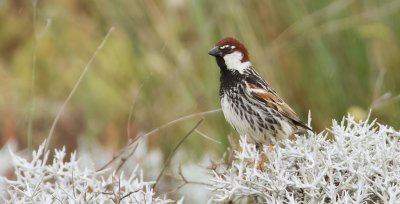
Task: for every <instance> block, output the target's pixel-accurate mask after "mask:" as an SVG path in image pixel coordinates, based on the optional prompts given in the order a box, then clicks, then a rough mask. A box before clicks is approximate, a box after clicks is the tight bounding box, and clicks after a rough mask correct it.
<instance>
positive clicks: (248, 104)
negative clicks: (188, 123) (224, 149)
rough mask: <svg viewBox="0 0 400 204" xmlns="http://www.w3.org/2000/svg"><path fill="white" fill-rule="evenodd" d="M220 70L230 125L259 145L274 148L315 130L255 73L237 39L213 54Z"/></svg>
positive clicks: (223, 104)
mask: <svg viewBox="0 0 400 204" xmlns="http://www.w3.org/2000/svg"><path fill="white" fill-rule="evenodd" d="M208 54H209V55H211V56H214V57H215V59H216V62H217V64H218V66H219V68H220V91H219V99H220V102H221V107H222V112H223V114H224V116H225V119H226V121H227V122H228V123H229V124H230V125H231V126H232V127H233V128H234V129H235V130H236V131H237V132H238V133H239V134H240V135H246V136H248V137H250V138H251V139H252V140H254V142H255V143H256V145H257V147H259V145H262V144H265V145H273V144H275V143H276V142H277V141H279V140H282V139H287V138H288V137H289V136H290V135H292V134H294V133H297V132H299V131H304V130H311V129H310V128H309V127H307V125H305V124H304V123H303V122H302V121H301V120H300V119H299V117H298V116H297V114H296V113H295V112H294V111H293V109H292V108H290V107H289V106H288V105H287V104H286V103H285V102H284V101H283V100H282V98H281V97H279V96H278V94H277V93H276V91H274V89H272V87H271V86H270V85H269V84H268V83H267V82H266V81H265V80H264V79H263V78H262V77H261V76H260V75H259V74H258V73H257V72H256V71H255V70H254V68H253V66H252V64H251V62H250V59H249V53H248V51H247V49H246V47H245V46H244V45H243V44H242V43H241V42H240V41H238V40H237V39H235V38H233V37H227V38H223V39H222V40H220V41H218V42H217V43H216V45H215V47H214V48H212V49H211V50H210V51H209V52H208Z"/></svg>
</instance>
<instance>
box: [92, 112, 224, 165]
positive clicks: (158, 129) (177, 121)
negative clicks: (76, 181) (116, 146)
mask: <svg viewBox="0 0 400 204" xmlns="http://www.w3.org/2000/svg"><path fill="white" fill-rule="evenodd" d="M220 111H221V109H220V108H219V109H214V110H209V111H204V112H200V113H193V114H190V115H186V116H183V117H180V118H178V119H175V120H173V121H170V122H168V123H165V124H164V125H162V126H160V127H158V128H155V129H153V130H151V131H150V132H148V133H146V134H144V135H141V136H139V137H136V138H135V139H134V140H132V141H131V142H129V143H128V144H127V145H126V146H125V147H123V148H122V149H121V150H120V151H119V153H118V154H116V155H115V156H113V158H112V159H111V160H110V161H109V162H107V163H106V164H105V165H104V166H102V167H101V168H100V169H98V170H97V171H101V170H103V169H105V168H107V166H109V165H110V164H111V163H113V162H114V161H115V160H116V159H118V158H119V157H120V156H121V155H122V154H123V153H125V152H126V150H127V149H128V148H129V147H130V146H131V145H132V144H134V143H135V142H137V141H138V140H139V139H141V138H145V137H147V136H150V135H152V134H154V133H157V132H159V131H160V130H162V129H165V128H168V127H171V126H172V125H175V124H177V123H179V122H182V121H185V120H188V119H192V118H195V117H199V116H205V115H211V114H214V113H217V112H220Z"/></svg>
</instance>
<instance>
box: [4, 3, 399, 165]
mask: <svg viewBox="0 0 400 204" xmlns="http://www.w3.org/2000/svg"><path fill="white" fill-rule="evenodd" d="M399 19H400V1H398V0H337V1H330V0H319V1H314V0H300V1H292V0H282V1H274V0H263V1H245V0H242V1H240V0H219V1H213V0H206V1H197V0H165V1H155V0H129V1H128V0H113V1H109V0H86V1H79V0H57V1H49V0H33V1H26V0H8V1H7V0H3V1H0V29H1V30H0V82H1V86H0V93H1V94H0V130H1V132H0V134H1V144H5V142H6V141H8V140H9V139H10V138H15V139H17V140H18V141H19V145H20V148H26V147H28V146H30V147H32V146H33V147H36V146H37V145H38V144H39V143H41V142H42V141H43V139H45V138H46V137H47V135H48V133H49V130H50V127H51V123H52V122H53V120H54V118H55V116H56V114H57V111H58V110H59V109H60V106H61V104H62V103H63V102H64V101H65V99H66V97H67V96H68V94H69V93H70V91H71V89H72V88H73V86H74V84H75V83H76V81H77V79H78V78H79V76H80V75H81V74H82V71H83V69H84V67H85V66H86V64H87V63H88V61H89V59H90V57H91V56H92V54H93V53H94V52H95V50H96V49H97V47H98V45H99V44H100V42H101V41H102V39H103V38H104V36H105V34H106V33H107V31H108V30H109V29H110V28H111V27H115V30H114V32H112V33H111V35H110V37H109V39H108V40H107V42H106V44H105V46H104V48H103V49H102V50H100V52H99V54H98V55H97V56H96V58H95V60H94V62H93V64H92V65H91V66H90V69H89V71H88V72H87V73H86V75H85V77H84V79H83V81H82V83H81V84H80V85H79V87H78V89H77V92H76V93H75V94H74V95H73V97H72V100H71V101H70V103H68V105H67V108H66V110H65V111H64V112H63V114H62V116H61V118H60V121H59V122H58V124H57V126H56V129H55V135H54V140H53V143H54V145H56V146H62V145H67V146H68V148H70V149H74V148H76V146H77V144H78V140H79V139H80V138H85V139H87V140H89V141H93V142H97V143H99V144H101V145H103V146H104V147H105V148H108V149H110V150H116V149H118V148H120V147H122V146H124V145H125V144H126V143H127V140H128V135H127V121H128V116H129V111H130V108H131V106H132V104H133V103H134V104H135V105H134V109H133V112H132V113H133V116H132V117H133V118H132V121H131V123H130V125H129V127H130V130H129V132H130V134H131V135H129V137H135V136H136V135H137V134H143V133H145V132H148V131H150V130H152V129H153V128H156V127H159V126H161V125H162V124H164V123H166V122H169V121H172V120H173V119H176V118H179V117H181V116H184V115H188V114H191V113H196V112H202V111H207V110H213V109H218V108H219V106H220V105H219V99H218V91H219V68H218V67H217V65H216V64H215V61H214V59H213V58H212V57H210V56H208V55H207V52H208V50H209V49H210V48H212V47H213V45H214V44H215V42H216V41H217V40H219V39H220V38H222V37H225V36H235V37H237V38H239V39H240V40H241V41H243V42H244V43H245V44H246V45H247V47H248V49H249V51H250V58H251V60H252V62H253V65H254V66H255V68H256V69H257V70H258V72H259V73H260V74H261V75H262V76H264V78H265V79H266V80H268V81H269V82H270V84H271V85H272V86H273V87H274V88H275V89H276V90H277V91H278V92H279V93H280V95H282V96H283V98H284V99H285V100H286V101H287V103H289V104H290V105H291V106H292V107H293V109H294V110H296V112H297V113H298V114H299V115H300V116H301V118H302V119H303V120H304V121H306V119H307V113H308V111H309V110H310V111H311V113H312V118H313V120H312V126H313V127H314V129H315V130H317V131H321V130H323V129H324V128H326V127H329V125H330V123H331V120H332V119H340V118H342V117H343V115H345V114H347V113H348V112H351V113H352V114H355V116H356V117H359V118H362V117H365V115H366V114H368V112H369V109H372V117H373V118H375V117H376V118H378V120H379V121H380V122H382V123H387V124H389V125H392V126H394V127H395V128H399V127H400V122H399V115H400V104H399V102H398V99H399V97H398V95H399V93H400V68H399V65H400V55H399V45H400V44H399V43H400V42H399V40H400V21H399ZM136 96H137V97H136ZM134 101H135V102H134ZM197 120H198V119H192V120H187V121H185V122H183V123H180V124H178V125H175V126H173V127H171V128H168V129H165V130H163V131H161V132H158V133H157V134H155V135H152V136H151V137H150V138H149V141H148V143H149V146H150V147H152V148H159V147H160V148H162V150H163V151H164V152H167V151H170V150H171V149H172V148H173V146H174V145H175V144H176V143H177V141H178V140H179V139H180V138H181V137H182V136H183V135H184V134H185V133H186V132H187V131H188V130H189V129H190V128H191V127H192V126H193V125H194V124H195V123H196V121H197ZM199 130H200V131H201V132H202V133H204V134H206V135H208V136H209V137H212V138H214V139H217V140H219V141H221V142H222V145H221V144H215V143H213V142H210V141H209V140H205V139H204V138H203V137H200V136H199V135H198V134H197V135H196V134H194V135H193V136H191V137H190V138H189V139H188V141H186V142H185V145H184V147H183V148H184V149H186V150H187V152H188V155H190V157H191V158H193V159H196V158H200V157H201V155H202V154H203V152H214V153H216V154H217V155H220V154H221V153H222V152H223V151H225V148H226V146H227V145H228V139H227V135H229V134H231V133H232V134H236V133H234V132H233V130H232V129H231V128H230V127H229V125H228V124H227V123H226V122H225V121H224V118H223V116H222V113H216V114H213V115H209V116H207V117H206V120H205V122H204V123H203V124H202V125H201V127H200V128H199Z"/></svg>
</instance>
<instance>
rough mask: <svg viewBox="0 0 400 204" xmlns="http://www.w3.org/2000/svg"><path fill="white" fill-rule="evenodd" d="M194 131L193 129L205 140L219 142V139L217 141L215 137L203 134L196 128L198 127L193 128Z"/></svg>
mask: <svg viewBox="0 0 400 204" xmlns="http://www.w3.org/2000/svg"><path fill="white" fill-rule="evenodd" d="M194 131H195V132H196V133H197V134H199V135H200V136H202V137H204V138H206V139H207V140H210V141H213V142H215V143H217V144H221V142H220V141H218V140H216V139H214V138H212V137H210V136H208V135H206V134H204V133H203V132H200V130H198V129H196V130H194Z"/></svg>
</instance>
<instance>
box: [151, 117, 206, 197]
mask: <svg viewBox="0 0 400 204" xmlns="http://www.w3.org/2000/svg"><path fill="white" fill-rule="evenodd" d="M203 121H204V118H202V119H200V120H199V122H197V124H196V125H195V126H194V127H193V128H192V129H191V130H190V131H189V132H188V133H187V134H186V135H185V136H184V137H183V138H182V139H181V140H180V141H179V143H178V144H177V145H176V146H175V148H174V149H173V150H172V151H171V153H170V154H169V155H168V158H167V160H165V163H164V166H163V168H162V169H161V172H160V174H158V177H157V179H156V182H155V183H154V186H153V189H155V188H156V186H157V184H158V182H159V181H160V179H161V177H162V175H163V173H164V171H165V169H166V168H167V166H168V164H169V162H170V161H171V159H172V157H173V156H174V155H175V153H176V151H177V150H178V148H179V147H180V146H181V145H182V143H183V142H184V141H185V140H186V139H187V138H188V137H189V135H191V134H192V133H193V132H194V130H195V129H196V128H197V127H198V126H199V125H200V124H201V123H202V122H203Z"/></svg>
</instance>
